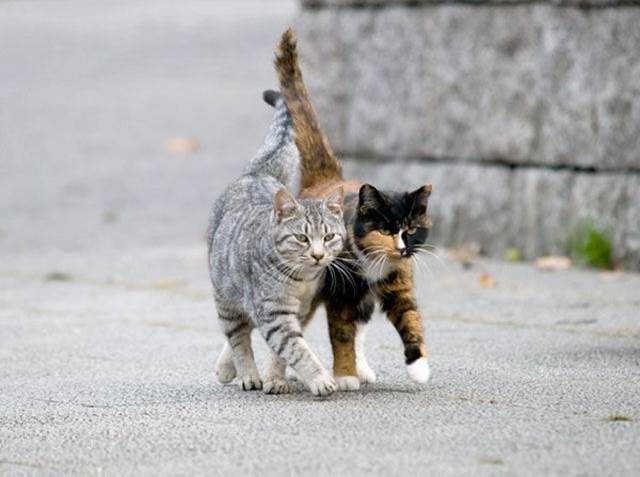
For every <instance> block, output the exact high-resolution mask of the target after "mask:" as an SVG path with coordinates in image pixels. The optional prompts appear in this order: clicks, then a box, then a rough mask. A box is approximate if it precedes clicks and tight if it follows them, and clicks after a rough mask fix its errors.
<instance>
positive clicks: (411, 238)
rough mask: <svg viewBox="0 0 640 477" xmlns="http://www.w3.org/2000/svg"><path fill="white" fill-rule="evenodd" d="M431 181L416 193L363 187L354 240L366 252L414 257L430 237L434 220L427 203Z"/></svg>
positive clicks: (401, 257)
mask: <svg viewBox="0 0 640 477" xmlns="http://www.w3.org/2000/svg"><path fill="white" fill-rule="evenodd" d="M429 195H431V184H427V185H424V186H422V187H420V188H419V189H417V190H414V191H413V192H381V191H379V190H378V189H376V188H375V187H373V186H372V185H369V184H365V185H363V186H362V187H361V188H360V193H359V198H358V210H357V217H356V220H355V224H354V241H355V243H356V245H357V247H358V248H359V249H360V251H362V252H363V253H365V254H367V255H370V256H372V257H373V256H375V255H380V254H384V256H386V257H387V258H388V259H390V260H392V261H393V260H402V259H406V258H409V257H411V256H412V255H413V254H414V253H416V252H417V251H419V250H420V247H422V246H423V245H424V244H425V241H426V240H427V236H428V234H429V228H430V227H431V219H430V217H429V216H428V215H427V205H428V201H429Z"/></svg>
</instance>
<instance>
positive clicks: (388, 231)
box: [380, 229, 391, 235]
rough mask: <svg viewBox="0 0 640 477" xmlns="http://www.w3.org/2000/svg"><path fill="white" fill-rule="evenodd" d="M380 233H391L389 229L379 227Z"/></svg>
mask: <svg viewBox="0 0 640 477" xmlns="http://www.w3.org/2000/svg"><path fill="white" fill-rule="evenodd" d="M380 233H381V234H382V235H391V230H387V229H380Z"/></svg>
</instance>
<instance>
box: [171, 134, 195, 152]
mask: <svg viewBox="0 0 640 477" xmlns="http://www.w3.org/2000/svg"><path fill="white" fill-rule="evenodd" d="M164 149H165V150H166V151H167V152H170V153H172V154H190V153H192V152H196V151H197V150H198V149H200V145H199V144H198V141H196V140H195V139H193V138H190V137H171V138H169V139H167V140H166V141H165V143H164Z"/></svg>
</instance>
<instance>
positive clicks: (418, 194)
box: [409, 184, 433, 215]
mask: <svg viewBox="0 0 640 477" xmlns="http://www.w3.org/2000/svg"><path fill="white" fill-rule="evenodd" d="M432 190H433V186H432V185H431V184H425V185H423V186H422V187H420V188H418V189H416V190H414V191H413V192H411V193H410V194H409V195H410V196H411V198H412V199H413V204H414V207H413V210H414V211H415V212H417V213H418V214H419V215H423V214H426V213H427V201H428V199H429V196H430V195H431V191H432Z"/></svg>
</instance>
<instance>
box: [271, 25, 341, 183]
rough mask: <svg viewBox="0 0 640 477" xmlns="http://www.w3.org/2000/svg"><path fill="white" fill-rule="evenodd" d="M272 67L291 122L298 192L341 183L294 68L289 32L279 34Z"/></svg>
mask: <svg viewBox="0 0 640 477" xmlns="http://www.w3.org/2000/svg"><path fill="white" fill-rule="evenodd" d="M275 65H276V70H277V71H278V79H279V81H280V91H281V92H282V95H283V96H284V100H285V103H286V104H287V108H288V109H289V113H290V114H291V118H292V120H293V129H294V132H295V142H296V146H297V148H298V151H299V153H300V169H301V178H300V185H301V188H302V189H306V188H308V187H313V186H314V185H316V184H322V183H327V182H331V181H334V180H335V181H340V180H342V167H341V166H340V163H339V162H338V160H337V159H336V157H335V155H334V154H333V151H332V150H331V146H330V145H329V141H328V140H327V137H326V136H325V135H324V133H323V132H322V129H321V128H320V124H319V123H318V118H317V115H316V111H315V109H314V107H313V105H312V104H311V102H310V101H309V94H308V93H307V88H306V87H305V85H304V81H303V79H302V71H300V66H299V64H298V51H297V48H296V36H295V33H294V32H293V30H291V29H288V30H287V31H285V32H284V33H283V34H282V39H281V40H280V45H279V47H278V52H277V53H276V60H275Z"/></svg>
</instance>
